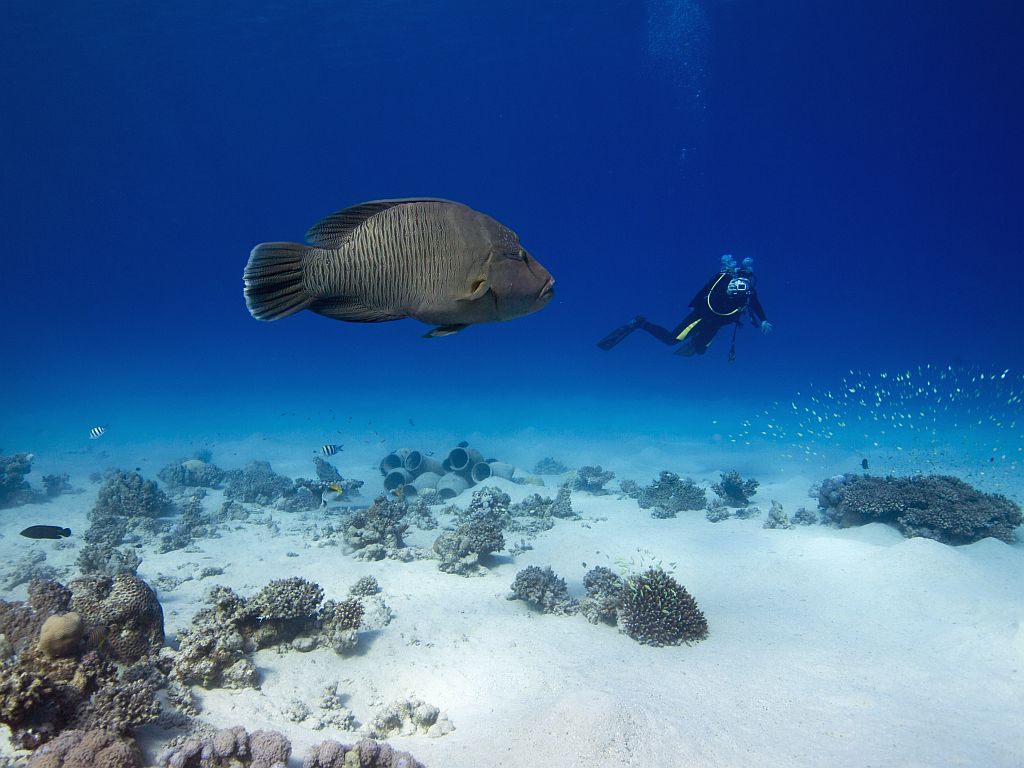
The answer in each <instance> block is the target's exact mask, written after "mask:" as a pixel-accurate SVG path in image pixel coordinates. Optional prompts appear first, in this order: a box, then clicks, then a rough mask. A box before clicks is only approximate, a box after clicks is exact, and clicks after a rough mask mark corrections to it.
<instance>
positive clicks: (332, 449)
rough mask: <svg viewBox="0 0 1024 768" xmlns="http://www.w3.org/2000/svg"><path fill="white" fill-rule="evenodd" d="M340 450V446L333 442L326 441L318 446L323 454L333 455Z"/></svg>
mask: <svg viewBox="0 0 1024 768" xmlns="http://www.w3.org/2000/svg"><path fill="white" fill-rule="evenodd" d="M340 450H342V448H341V446H340V445H335V444H334V443H326V444H325V445H323V446H321V447H320V451H321V452H322V453H323V455H324V456H333V455H334V454H336V453H337V452H338V451H340Z"/></svg>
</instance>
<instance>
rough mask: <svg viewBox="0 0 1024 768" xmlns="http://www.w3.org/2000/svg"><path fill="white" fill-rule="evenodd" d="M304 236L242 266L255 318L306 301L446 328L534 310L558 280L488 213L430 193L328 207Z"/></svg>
mask: <svg viewBox="0 0 1024 768" xmlns="http://www.w3.org/2000/svg"><path fill="white" fill-rule="evenodd" d="M306 241H307V242H308V243H309V245H308V246H307V245H300V244H298V243H261V244H260V245H257V246H256V247H255V248H253V250H252V253H251V254H250V255H249V263H248V264H246V266H245V274H244V278H245V303H246V305H247V306H248V307H249V312H250V314H252V316H253V317H255V318H256V319H257V320H277V319H279V318H282V317H287V316H288V315H291V314H294V313H295V312H298V311H300V310H303V309H309V310H311V311H313V312H316V313H317V314H320V315H324V316H326V317H332V318H334V319H335V320H347V321H349V322H354V323H379V322H384V321H386V320H399V319H401V318H403V317H414V318H416V319H417V320H420V321H421V322H424V323H430V324H431V325H436V326H438V327H437V328H434V329H433V330H432V331H430V332H429V333H427V334H425V335H426V336H445V335H447V334H449V333H456V332H458V331H461V330H462V329H463V328H465V327H466V326H468V325H472V324H474V323H486V322H492V321H495V320H511V319H513V318H516V317H522V316H523V315H528V314H530V313H531V312H536V311H537V310H538V309H540V308H541V307H543V306H544V305H545V304H547V303H548V302H549V301H550V300H551V297H552V295H553V286H554V284H555V281H554V279H553V278H552V277H551V273H549V272H548V271H547V270H546V269H544V267H543V266H541V264H540V263H539V262H538V261H537V260H536V259H534V258H533V257H532V256H531V255H530V254H529V253H527V252H526V251H525V250H524V249H523V247H522V246H521V245H520V244H519V237H518V236H517V235H516V233H515V232H513V231H512V230H511V229H509V228H508V227H506V226H504V225H502V224H499V223H498V222H497V221H495V220H494V219H492V218H491V217H490V216H486V215H485V214H482V213H479V212H478V211H474V210H473V209H472V208H469V207H467V206H465V205H462V204H461V203H454V202H451V201H450V200H439V199H434V198H414V199H407V200H375V201H373V202H369V203H362V204H361V205H357V206H354V207H352V208H346V209H344V210H342V211H338V212H337V213H333V214H331V215H330V216H328V217H327V218H325V219H324V220H323V221H321V222H320V223H319V224H316V225H315V226H314V227H313V228H312V229H310V230H309V232H307V233H306Z"/></svg>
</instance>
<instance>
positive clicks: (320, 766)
mask: <svg viewBox="0 0 1024 768" xmlns="http://www.w3.org/2000/svg"><path fill="white" fill-rule="evenodd" d="M302 768H426V766H424V765H423V763H421V762H419V761H417V760H416V758H414V757H413V756H412V755H410V754H409V753H408V752H399V751H398V750H397V749H394V748H393V747H392V746H391V745H389V744H381V743H379V742H376V741H373V740H372V739H363V740H362V741H360V742H357V743H356V744H339V743H338V742H336V741H322V742H320V743H319V744H314V745H313V746H312V747H311V748H310V750H309V752H307V753H306V756H305V757H304V758H303V760H302Z"/></svg>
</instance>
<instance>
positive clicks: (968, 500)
mask: <svg viewBox="0 0 1024 768" xmlns="http://www.w3.org/2000/svg"><path fill="white" fill-rule="evenodd" d="M818 504H819V506H820V507H821V510H822V513H823V515H824V517H825V518H826V520H828V521H829V522H832V523H834V524H836V525H840V526H849V525H860V524H863V523H866V522H873V521H878V522H884V523H889V524H891V525H895V526H896V527H897V528H899V530H900V531H901V532H902V533H903V535H904V536H923V537H927V538H930V539H936V540H937V541H941V542H943V543H945V544H970V543H971V542H975V541H978V540H980V539H983V538H985V537H987V536H991V537H993V538H996V539H1000V540H1002V541H1005V542H1008V543H1009V542H1012V541H1013V537H1014V530H1015V529H1016V528H1017V527H1018V526H1019V525H1020V524H1021V522H1022V515H1021V508H1020V506H1019V505H1018V504H1016V503H1014V502H1012V501H1010V500H1009V499H1008V498H1006V497H1005V496H1002V495H1000V494H991V493H982V492H981V491H978V490H977V489H975V488H973V487H972V486H970V485H968V484H967V483H965V482H964V481H962V480H959V479H958V478H955V477H950V476H949V475H916V476H913V477H885V478H882V477H874V476H862V475H854V474H847V475H841V476H838V477H833V478H829V479H828V480H826V481H825V482H823V483H822V484H821V488H820V490H819V492H818Z"/></svg>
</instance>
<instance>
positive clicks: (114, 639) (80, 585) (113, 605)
mask: <svg viewBox="0 0 1024 768" xmlns="http://www.w3.org/2000/svg"><path fill="white" fill-rule="evenodd" d="M70 587H71V592H72V601H71V603H72V607H73V608H74V609H75V610H76V611H77V612H78V613H79V614H80V615H81V616H82V619H83V621H84V622H85V624H86V627H87V628H88V629H87V631H88V632H89V634H90V635H91V636H92V638H93V641H94V642H97V643H100V644H101V645H102V647H103V648H104V650H105V652H106V653H107V654H108V655H110V656H111V657H113V658H114V659H116V660H117V661H120V662H124V663H132V662H134V661H138V660H139V659H141V658H143V657H145V656H149V655H151V654H155V653H156V652H158V651H159V650H160V648H161V647H162V646H163V644H164V612H163V608H161V607H160V601H159V600H157V597H156V593H155V592H154V591H153V590H152V588H151V587H150V586H149V585H148V584H147V583H146V582H144V581H143V580H142V579H140V578H139V577H138V576H135V575H133V574H129V573H122V574H118V575H117V576H113V577H111V576H98V577H93V578H88V579H77V580H75V581H72V582H71V584H70Z"/></svg>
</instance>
